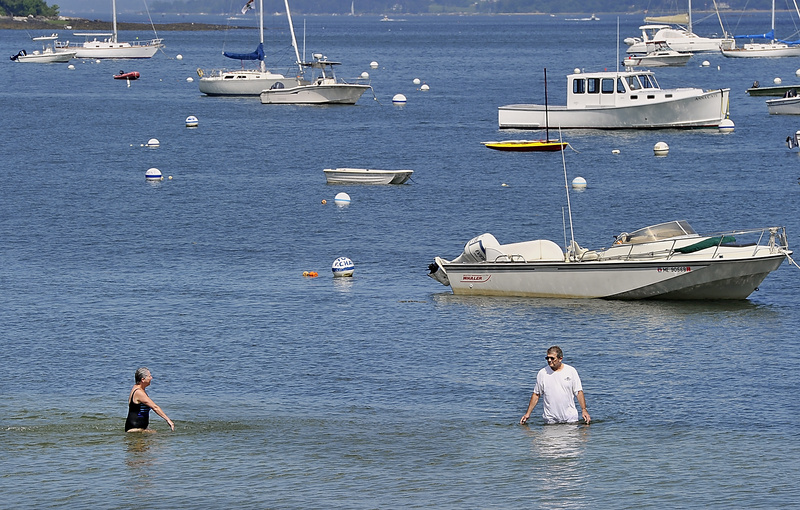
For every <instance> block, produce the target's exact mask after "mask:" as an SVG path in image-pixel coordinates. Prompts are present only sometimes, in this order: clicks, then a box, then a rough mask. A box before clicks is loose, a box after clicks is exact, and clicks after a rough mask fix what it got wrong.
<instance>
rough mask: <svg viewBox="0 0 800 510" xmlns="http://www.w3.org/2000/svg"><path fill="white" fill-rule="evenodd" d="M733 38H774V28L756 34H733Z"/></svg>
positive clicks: (771, 39)
mask: <svg viewBox="0 0 800 510" xmlns="http://www.w3.org/2000/svg"><path fill="white" fill-rule="evenodd" d="M733 38H734V39H769V40H770V41H773V40H775V30H774V29H773V30H770V31H769V32H767V33H766V34H758V35H735V36H733Z"/></svg>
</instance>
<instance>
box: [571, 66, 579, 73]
mask: <svg viewBox="0 0 800 510" xmlns="http://www.w3.org/2000/svg"><path fill="white" fill-rule="evenodd" d="M572 73H573V74H581V70H580V68H579V67H576V68H575V69H573V70H572Z"/></svg>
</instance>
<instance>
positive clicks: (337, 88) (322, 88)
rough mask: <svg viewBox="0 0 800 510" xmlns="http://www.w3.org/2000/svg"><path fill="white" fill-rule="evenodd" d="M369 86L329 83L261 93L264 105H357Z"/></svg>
mask: <svg viewBox="0 0 800 510" xmlns="http://www.w3.org/2000/svg"><path fill="white" fill-rule="evenodd" d="M369 88H370V86H369V85H360V84H352V83H328V84H321V85H318V84H316V83H312V84H310V85H300V86H297V87H292V88H284V89H267V90H264V91H263V92H261V102H262V103H263V104H356V102H357V101H358V100H359V98H361V95H362V94H363V93H364V92H366V91H367V89H369Z"/></svg>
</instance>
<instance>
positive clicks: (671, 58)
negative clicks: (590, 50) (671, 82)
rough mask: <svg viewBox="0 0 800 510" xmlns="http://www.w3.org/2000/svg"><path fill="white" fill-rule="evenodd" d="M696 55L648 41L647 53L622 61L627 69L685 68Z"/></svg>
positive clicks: (665, 44) (630, 56)
mask: <svg viewBox="0 0 800 510" xmlns="http://www.w3.org/2000/svg"><path fill="white" fill-rule="evenodd" d="M692 55H694V53H681V52H679V51H675V50H673V49H672V48H670V47H669V45H667V43H665V42H663V41H648V43H647V53H645V54H643V55H639V54H635V55H628V56H627V57H625V59H624V60H623V61H622V65H623V66H625V67H679V66H685V65H686V63H687V62H689V59H690V58H692Z"/></svg>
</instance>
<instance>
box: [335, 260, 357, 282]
mask: <svg viewBox="0 0 800 510" xmlns="http://www.w3.org/2000/svg"><path fill="white" fill-rule="evenodd" d="M355 270H356V266H355V264H353V261H352V260H350V259H349V258H347V257H339V258H338V259H336V260H334V261H333V264H331V271H332V272H333V277H334V278H339V277H342V276H353V272H355Z"/></svg>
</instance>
